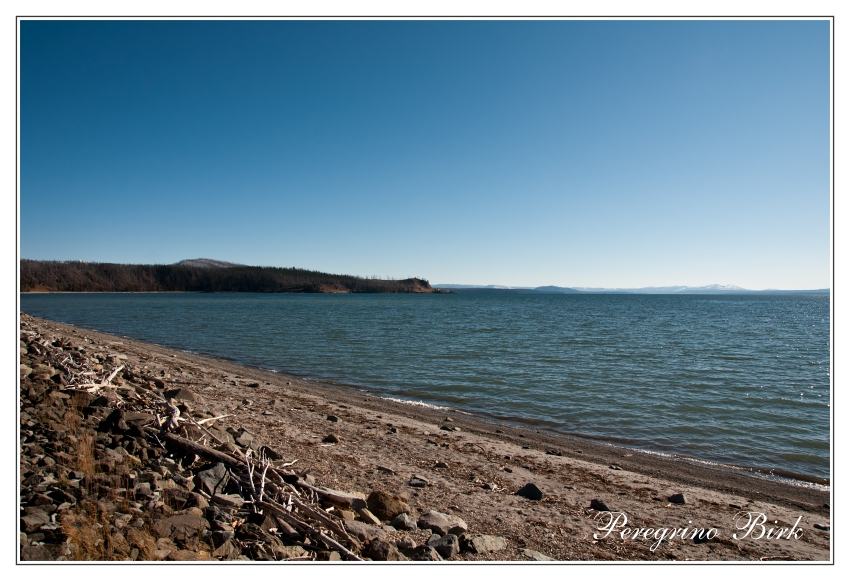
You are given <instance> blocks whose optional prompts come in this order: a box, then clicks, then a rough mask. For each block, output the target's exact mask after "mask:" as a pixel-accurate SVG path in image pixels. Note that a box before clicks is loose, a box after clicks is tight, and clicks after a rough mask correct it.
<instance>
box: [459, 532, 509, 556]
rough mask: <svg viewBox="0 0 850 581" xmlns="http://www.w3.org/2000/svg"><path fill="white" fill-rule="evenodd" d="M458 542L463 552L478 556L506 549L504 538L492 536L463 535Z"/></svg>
mask: <svg viewBox="0 0 850 581" xmlns="http://www.w3.org/2000/svg"><path fill="white" fill-rule="evenodd" d="M460 542H461V547H463V550H465V551H470V552H472V553H478V554H482V553H493V552H496V551H504V550H505V549H506V548H508V543H507V541H505V539H504V537H497V536H494V535H463V536H461V538H460Z"/></svg>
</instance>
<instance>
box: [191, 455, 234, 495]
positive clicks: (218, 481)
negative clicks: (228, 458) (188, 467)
mask: <svg viewBox="0 0 850 581" xmlns="http://www.w3.org/2000/svg"><path fill="white" fill-rule="evenodd" d="M192 482H193V483H194V484H195V486H196V487H197V488H198V489H199V490H203V491H204V492H206V493H207V494H209V495H210V496H213V495H214V494H215V493H216V492H221V491H222V490H224V485H225V484H227V467H226V466H225V465H224V463H223V462H218V463H216V464H214V465H213V466H212V468H209V469H207V470H201V471H200V472H198V473H197V474H195V476H194V478H192Z"/></svg>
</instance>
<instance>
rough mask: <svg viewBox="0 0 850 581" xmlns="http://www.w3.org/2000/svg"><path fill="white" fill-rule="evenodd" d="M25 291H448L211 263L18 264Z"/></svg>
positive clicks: (423, 283)
mask: <svg viewBox="0 0 850 581" xmlns="http://www.w3.org/2000/svg"><path fill="white" fill-rule="evenodd" d="M20 269H21V270H20V272H21V279H20V280H21V286H20V289H21V292H213V293H444V292H448V291H444V290H440V289H435V288H432V287H431V285H430V284H429V283H428V281H427V280H423V279H420V278H407V279H403V280H387V279H380V278H364V277H359V276H351V275H341V274H328V273H324V272H319V271H315V270H306V269H302V268H275V267H266V266H246V265H243V264H232V263H229V262H221V261H217V260H209V259H204V258H201V259H195V260H182V261H180V262H178V263H176V264H111V263H101V262H82V261H73V262H60V261H53V260H26V259H22V260H21V262H20Z"/></svg>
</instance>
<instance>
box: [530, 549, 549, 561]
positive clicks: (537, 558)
mask: <svg viewBox="0 0 850 581" xmlns="http://www.w3.org/2000/svg"><path fill="white" fill-rule="evenodd" d="M522 554H523V555H525V556H526V557H528V558H529V559H531V560H532V561H556V560H557V559H553V558H552V557H550V556H549V555H544V554H543V553H538V552H537V551H532V550H531V549H523V550H522Z"/></svg>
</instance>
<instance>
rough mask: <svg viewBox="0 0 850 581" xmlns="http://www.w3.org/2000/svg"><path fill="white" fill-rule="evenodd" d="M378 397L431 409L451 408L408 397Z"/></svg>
mask: <svg viewBox="0 0 850 581" xmlns="http://www.w3.org/2000/svg"><path fill="white" fill-rule="evenodd" d="M378 397H380V398H381V399H386V400H389V401H394V402H396V403H403V404H407V405H416V406H419V407H423V408H429V409H432V410H451V409H452V408H449V407H445V406H441V405H434V404H431V403H425V402H424V401H411V400H409V399H399V398H397V397H383V396H378Z"/></svg>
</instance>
